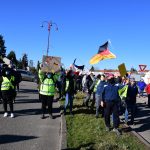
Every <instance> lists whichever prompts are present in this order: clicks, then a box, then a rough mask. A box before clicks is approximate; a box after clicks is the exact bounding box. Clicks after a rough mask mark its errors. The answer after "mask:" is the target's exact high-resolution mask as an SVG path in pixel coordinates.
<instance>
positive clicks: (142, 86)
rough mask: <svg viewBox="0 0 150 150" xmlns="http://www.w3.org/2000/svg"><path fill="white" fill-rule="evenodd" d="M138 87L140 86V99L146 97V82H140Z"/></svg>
mask: <svg viewBox="0 0 150 150" xmlns="http://www.w3.org/2000/svg"><path fill="white" fill-rule="evenodd" d="M137 86H138V89H139V97H144V96H143V93H144V89H145V87H146V83H145V82H144V80H143V79H141V80H140V81H138V82H137Z"/></svg>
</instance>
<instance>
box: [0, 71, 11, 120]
mask: <svg viewBox="0 0 150 150" xmlns="http://www.w3.org/2000/svg"><path fill="white" fill-rule="evenodd" d="M13 82H14V76H13V75H12V74H11V71H10V70H9V69H6V68H5V69H4V70H3V71H2V79H1V92H2V99H3V107H4V117H7V116H8V111H7V104H9V108H10V117H11V118H14V107H13V91H14V86H13V85H14V83H13Z"/></svg>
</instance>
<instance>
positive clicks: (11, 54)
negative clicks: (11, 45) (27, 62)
mask: <svg viewBox="0 0 150 150" xmlns="http://www.w3.org/2000/svg"><path fill="white" fill-rule="evenodd" d="M7 58H8V59H9V60H11V62H12V64H15V65H16V66H17V63H18V61H17V59H16V54H15V52H14V51H10V53H9V54H8V55H7Z"/></svg>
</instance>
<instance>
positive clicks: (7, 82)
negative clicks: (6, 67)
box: [1, 77, 14, 91]
mask: <svg viewBox="0 0 150 150" xmlns="http://www.w3.org/2000/svg"><path fill="white" fill-rule="evenodd" d="M10 88H12V89H14V86H13V85H12V83H11V81H10V80H8V78H7V77H3V82H2V85H1V91H8V90H9V89H10Z"/></svg>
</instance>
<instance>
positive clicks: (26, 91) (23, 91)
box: [19, 89, 38, 94]
mask: <svg viewBox="0 0 150 150" xmlns="http://www.w3.org/2000/svg"><path fill="white" fill-rule="evenodd" d="M19 93H34V94H35V93H38V90H34V89H21V90H20V91H19Z"/></svg>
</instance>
